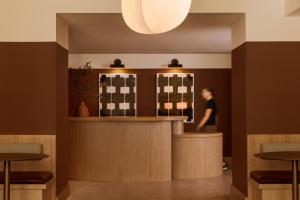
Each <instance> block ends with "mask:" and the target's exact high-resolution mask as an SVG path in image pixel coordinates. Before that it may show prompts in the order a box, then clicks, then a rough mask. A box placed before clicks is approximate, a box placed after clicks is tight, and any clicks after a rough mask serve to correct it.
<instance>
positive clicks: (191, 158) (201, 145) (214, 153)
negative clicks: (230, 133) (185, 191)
mask: <svg viewBox="0 0 300 200" xmlns="http://www.w3.org/2000/svg"><path fill="white" fill-rule="evenodd" d="M222 149H223V134H222V133H206V134H204V133H185V134H183V135H175V136H173V152H172V154H173V179H178V180H184V179H200V178H210V177H217V176H221V175H222V172H223V168H222V162H223V150H222Z"/></svg>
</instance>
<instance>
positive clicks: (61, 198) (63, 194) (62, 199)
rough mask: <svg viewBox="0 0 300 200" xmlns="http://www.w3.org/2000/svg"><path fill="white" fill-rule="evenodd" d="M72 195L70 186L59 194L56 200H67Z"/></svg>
mask: <svg viewBox="0 0 300 200" xmlns="http://www.w3.org/2000/svg"><path fill="white" fill-rule="evenodd" d="M70 194H71V189H70V186H69V184H68V185H67V186H66V187H65V188H64V189H63V191H61V193H59V195H58V196H57V197H56V200H66V199H67V198H68V197H69V196H70Z"/></svg>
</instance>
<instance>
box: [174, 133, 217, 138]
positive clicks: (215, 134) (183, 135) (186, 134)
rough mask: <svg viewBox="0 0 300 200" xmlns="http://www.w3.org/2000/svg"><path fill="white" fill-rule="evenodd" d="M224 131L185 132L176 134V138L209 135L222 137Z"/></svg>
mask: <svg viewBox="0 0 300 200" xmlns="http://www.w3.org/2000/svg"><path fill="white" fill-rule="evenodd" d="M222 135H223V133H201V132H198V133H197V132H195V133H184V134H181V135H174V136H173V137H175V138H208V137H221V136H222Z"/></svg>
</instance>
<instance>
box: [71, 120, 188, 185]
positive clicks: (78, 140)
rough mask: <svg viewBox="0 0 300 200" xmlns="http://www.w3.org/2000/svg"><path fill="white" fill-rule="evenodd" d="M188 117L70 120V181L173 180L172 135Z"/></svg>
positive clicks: (179, 131)
mask: <svg viewBox="0 0 300 200" xmlns="http://www.w3.org/2000/svg"><path fill="white" fill-rule="evenodd" d="M184 119H185V118H184V117H109V118H99V117H87V118H74V117H71V118H69V129H70V148H71V153H70V179H72V180H90V181H118V182H152V181H168V180H171V179H172V135H180V134H183V120H184Z"/></svg>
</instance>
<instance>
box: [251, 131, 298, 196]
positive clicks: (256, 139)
mask: <svg viewBox="0 0 300 200" xmlns="http://www.w3.org/2000/svg"><path fill="white" fill-rule="evenodd" d="M247 138H248V139H247V140H248V141H247V143H248V145H247V146H248V153H247V169H248V170H247V174H248V200H256V199H254V198H253V197H252V196H251V193H250V192H249V191H252V188H251V187H252V186H253V185H252V184H251V183H250V180H249V175H250V172H251V171H254V170H291V168H292V164H291V162H286V161H270V160H262V159H259V158H255V157H254V154H256V153H259V152H260V144H261V143H280V142H282V143H300V134H259V135H253V134H251V135H248V136H247Z"/></svg>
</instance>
